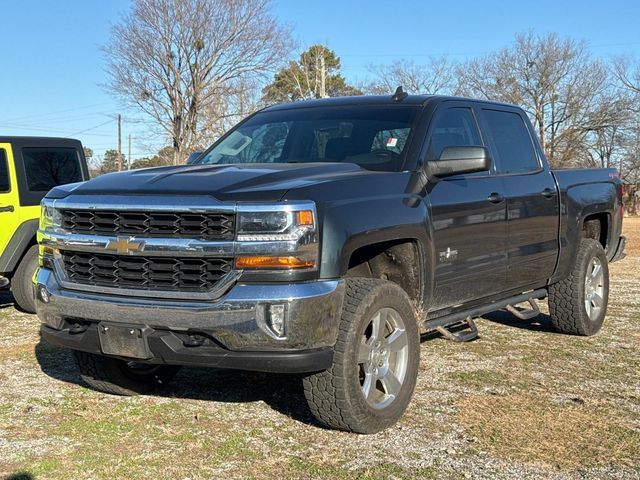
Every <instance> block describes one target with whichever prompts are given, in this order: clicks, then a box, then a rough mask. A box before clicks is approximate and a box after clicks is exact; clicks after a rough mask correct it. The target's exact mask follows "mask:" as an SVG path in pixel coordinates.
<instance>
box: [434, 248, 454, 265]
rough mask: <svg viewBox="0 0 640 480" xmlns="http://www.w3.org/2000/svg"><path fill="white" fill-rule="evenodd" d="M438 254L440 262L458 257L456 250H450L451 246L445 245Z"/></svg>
mask: <svg viewBox="0 0 640 480" xmlns="http://www.w3.org/2000/svg"><path fill="white" fill-rule="evenodd" d="M438 255H439V257H440V261H441V262H446V261H449V260H455V259H456V258H458V250H451V248H449V247H447V249H446V250H445V251H444V252H440V253H439V254H438Z"/></svg>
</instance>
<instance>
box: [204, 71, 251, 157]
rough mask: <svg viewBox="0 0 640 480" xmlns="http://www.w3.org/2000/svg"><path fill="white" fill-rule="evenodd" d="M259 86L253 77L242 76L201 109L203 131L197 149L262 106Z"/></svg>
mask: <svg viewBox="0 0 640 480" xmlns="http://www.w3.org/2000/svg"><path fill="white" fill-rule="evenodd" d="M262 106H263V104H262V102H261V88H260V84H259V83H258V82H257V81H256V80H255V79H248V78H243V79H240V80H239V81H236V82H233V83H232V84H231V85H230V86H229V92H228V94H227V95H225V96H224V97H222V98H220V99H219V101H218V102H215V103H211V104H210V105H207V106H206V107H205V108H204V111H203V117H204V120H203V125H204V127H203V133H204V135H201V138H200V142H199V143H198V144H197V145H196V147H197V149H198V150H203V149H205V148H207V147H208V146H209V145H210V144H211V143H212V142H213V141H214V140H217V139H218V138H220V137H221V136H222V135H223V134H224V133H225V132H226V131H227V130H229V129H230V128H231V127H233V126H234V125H236V124H237V123H238V122H240V121H241V120H242V119H244V118H245V117H247V116H248V115H251V114H252V113H255V112H257V111H258V110H260V108H262Z"/></svg>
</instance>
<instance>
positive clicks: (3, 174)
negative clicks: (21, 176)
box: [0, 148, 11, 193]
mask: <svg viewBox="0 0 640 480" xmlns="http://www.w3.org/2000/svg"><path fill="white" fill-rule="evenodd" d="M9 191H11V182H10V181H9V162H8V160H7V154H6V152H5V151H4V149H2V148H0V193H7V192H9Z"/></svg>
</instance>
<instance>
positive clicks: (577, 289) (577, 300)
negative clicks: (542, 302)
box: [548, 238, 606, 336]
mask: <svg viewBox="0 0 640 480" xmlns="http://www.w3.org/2000/svg"><path fill="white" fill-rule="evenodd" d="M598 251H600V252H602V253H603V254H604V250H603V248H602V245H601V244H600V242H598V241H597V240H594V239H591V238H584V239H582V240H581V241H580V245H579V246H578V252H577V254H576V260H575V264H574V267H573V269H572V270H571V273H569V275H568V276H567V277H566V278H565V279H563V280H561V281H559V282H556V283H554V284H552V285H550V286H549V299H548V302H549V314H550V317H551V323H552V324H553V326H554V328H555V329H556V330H557V331H558V332H561V333H566V334H570V335H581V336H589V335H593V334H595V333H596V332H595V331H593V330H592V329H590V328H589V325H588V324H587V323H586V322H585V313H584V312H583V308H584V306H583V301H584V299H583V295H584V293H583V291H582V288H583V287H582V286H581V285H582V284H583V283H584V276H583V275H584V272H583V271H582V270H583V269H582V265H583V264H584V262H585V261H587V260H588V258H587V257H589V258H590V257H591V256H592V255H593V254H594V252H598ZM605 260H606V258H605Z"/></svg>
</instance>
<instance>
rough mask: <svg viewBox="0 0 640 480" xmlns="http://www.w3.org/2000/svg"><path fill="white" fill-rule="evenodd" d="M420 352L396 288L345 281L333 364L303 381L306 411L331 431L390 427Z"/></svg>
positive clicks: (405, 400) (405, 300)
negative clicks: (307, 405)
mask: <svg viewBox="0 0 640 480" xmlns="http://www.w3.org/2000/svg"><path fill="white" fill-rule="evenodd" d="M419 349H420V341H419V333H418V326H417V322H416V317H415V313H414V309H413V306H412V304H411V300H410V299H409V297H408V296H407V294H406V293H405V292H404V291H403V290H402V289H401V288H400V287H398V286H397V285H395V284H393V283H391V282H385V281H382V280H374V279H366V278H352V279H347V285H346V294H345V300H344V306H343V312H342V317H341V320H340V330H339V334H338V340H337V342H336V346H335V349H334V351H335V353H334V360H333V366H332V367H331V368H330V369H329V370H326V371H324V372H320V373H317V374H314V375H310V376H308V377H306V378H305V379H304V391H305V397H306V398H307V402H308V403H309V408H310V409H311V412H312V413H313V415H314V416H315V417H316V418H317V419H318V420H319V421H320V422H322V423H323V424H325V425H327V426H329V427H331V428H336V429H340V430H347V431H352V432H358V433H375V432H378V431H380V430H383V429H385V428H387V427H389V426H391V425H393V424H394V423H396V422H397V421H398V420H399V419H400V417H401V416H402V414H403V413H404V411H405V410H406V408H407V406H408V404H409V401H410V400H411V396H412V394H413V390H414V388H415V384H416V378H417V374H418V364H419V357H420V350H419Z"/></svg>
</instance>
